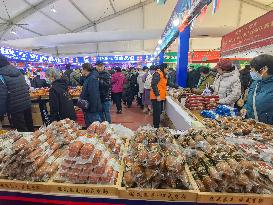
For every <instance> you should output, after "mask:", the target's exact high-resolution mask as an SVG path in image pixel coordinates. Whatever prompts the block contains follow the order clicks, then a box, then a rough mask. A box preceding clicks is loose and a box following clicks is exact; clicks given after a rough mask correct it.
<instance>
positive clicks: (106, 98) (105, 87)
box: [96, 61, 112, 123]
mask: <svg viewBox="0 0 273 205" xmlns="http://www.w3.org/2000/svg"><path fill="white" fill-rule="evenodd" d="M96 68H97V71H98V72H99V83H100V99H101V104H102V112H101V113H100V118H101V120H102V121H107V122H109V123H111V114H110V109H111V105H112V102H111V93H112V89H111V75H110V73H109V72H108V71H107V70H105V67H104V64H103V62H101V61H98V62H97V63H96Z"/></svg>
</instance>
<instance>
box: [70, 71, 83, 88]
mask: <svg viewBox="0 0 273 205" xmlns="http://www.w3.org/2000/svg"><path fill="white" fill-rule="evenodd" d="M70 81H71V86H73V87H77V86H79V85H80V84H81V70H80V69H75V70H73V71H72V73H71V74H70Z"/></svg>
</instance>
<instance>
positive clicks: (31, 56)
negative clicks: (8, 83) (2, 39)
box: [0, 47, 63, 64]
mask: <svg viewBox="0 0 273 205" xmlns="http://www.w3.org/2000/svg"><path fill="white" fill-rule="evenodd" d="M0 53H1V54H3V55H4V56H6V57H7V58H9V59H12V60H18V61H27V62H40V63H53V64H61V63H62V62H63V60H62V59H61V58H56V57H53V56H44V55H40V54H35V53H32V52H28V51H22V50H17V49H13V48H7V47H0Z"/></svg>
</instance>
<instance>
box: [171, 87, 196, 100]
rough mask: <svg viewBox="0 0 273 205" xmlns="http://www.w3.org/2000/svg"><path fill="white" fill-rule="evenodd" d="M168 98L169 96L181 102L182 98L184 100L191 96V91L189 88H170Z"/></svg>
mask: <svg viewBox="0 0 273 205" xmlns="http://www.w3.org/2000/svg"><path fill="white" fill-rule="evenodd" d="M168 94H169V96H171V97H172V98H173V99H175V100H178V102H181V99H182V98H186V97H187V96H188V95H191V94H192V93H191V89H190V88H178V89H176V88H171V89H169V91H168Z"/></svg>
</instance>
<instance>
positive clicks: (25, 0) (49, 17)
mask: <svg viewBox="0 0 273 205" xmlns="http://www.w3.org/2000/svg"><path fill="white" fill-rule="evenodd" d="M23 1H24V2H25V3H26V4H28V5H29V6H33V4H31V3H29V2H28V1H27V0H23ZM38 12H40V13H41V14H43V15H44V16H45V17H47V18H48V19H50V20H51V21H53V22H55V23H56V24H58V25H59V26H61V27H63V28H64V29H65V30H67V31H69V32H71V29H69V28H67V27H66V26H65V25H63V24H62V23H61V22H59V21H57V20H56V19H54V18H52V17H51V16H49V15H47V14H46V13H45V12H43V11H41V10H38Z"/></svg>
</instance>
